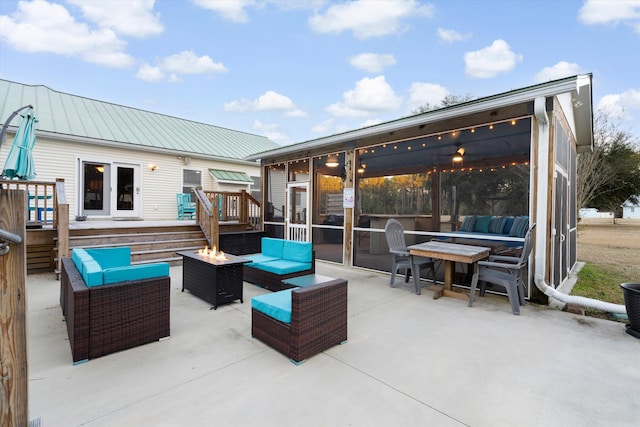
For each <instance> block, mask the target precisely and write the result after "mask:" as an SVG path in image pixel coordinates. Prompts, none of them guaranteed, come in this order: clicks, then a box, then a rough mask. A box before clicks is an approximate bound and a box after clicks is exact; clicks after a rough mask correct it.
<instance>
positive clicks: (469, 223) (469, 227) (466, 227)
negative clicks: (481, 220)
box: [460, 215, 476, 231]
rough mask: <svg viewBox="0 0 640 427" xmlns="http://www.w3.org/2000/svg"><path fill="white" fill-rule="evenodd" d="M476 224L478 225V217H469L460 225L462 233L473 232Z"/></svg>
mask: <svg viewBox="0 0 640 427" xmlns="http://www.w3.org/2000/svg"><path fill="white" fill-rule="evenodd" d="M475 224H476V216H475V215H467V216H465V217H464V219H463V220H462V224H461V225H460V231H473V227H474V225H475Z"/></svg>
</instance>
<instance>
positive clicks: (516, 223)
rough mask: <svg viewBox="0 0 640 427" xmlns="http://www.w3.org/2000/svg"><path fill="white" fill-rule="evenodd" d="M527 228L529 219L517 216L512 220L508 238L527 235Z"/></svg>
mask: <svg viewBox="0 0 640 427" xmlns="http://www.w3.org/2000/svg"><path fill="white" fill-rule="evenodd" d="M528 228H529V217H528V216H519V217H517V218H515V219H514V220H513V226H512V227H511V231H509V236H511V237H524V236H525V234H527V229H528Z"/></svg>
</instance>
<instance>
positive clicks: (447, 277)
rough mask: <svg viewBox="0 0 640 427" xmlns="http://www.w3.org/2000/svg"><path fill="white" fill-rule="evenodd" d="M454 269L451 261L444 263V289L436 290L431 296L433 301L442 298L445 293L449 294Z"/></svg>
mask: <svg viewBox="0 0 640 427" xmlns="http://www.w3.org/2000/svg"><path fill="white" fill-rule="evenodd" d="M454 267H455V263H454V262H453V261H449V260H445V261H444V288H442V289H438V290H437V291H435V293H434V294H433V299H438V298H440V297H441V296H443V295H444V294H445V293H449V292H451V289H452V284H453V269H454Z"/></svg>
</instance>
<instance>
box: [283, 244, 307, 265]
mask: <svg viewBox="0 0 640 427" xmlns="http://www.w3.org/2000/svg"><path fill="white" fill-rule="evenodd" d="M311 249H312V244H311V242H296V241H294V240H285V242H284V245H283V249H282V258H283V259H286V260H290V261H298V262H311Z"/></svg>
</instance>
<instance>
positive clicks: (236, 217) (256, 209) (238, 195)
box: [204, 190, 262, 230]
mask: <svg viewBox="0 0 640 427" xmlns="http://www.w3.org/2000/svg"><path fill="white" fill-rule="evenodd" d="M204 193H205V194H206V196H207V198H208V199H209V201H210V202H211V204H213V205H218V207H219V218H218V219H219V220H220V221H237V222H239V223H241V224H247V225H248V226H250V227H251V228H252V229H253V230H261V229H262V215H261V210H260V202H259V201H258V200H256V199H255V198H254V197H253V196H251V194H249V193H247V192H246V191H245V190H241V191H240V192H228V191H204Z"/></svg>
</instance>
